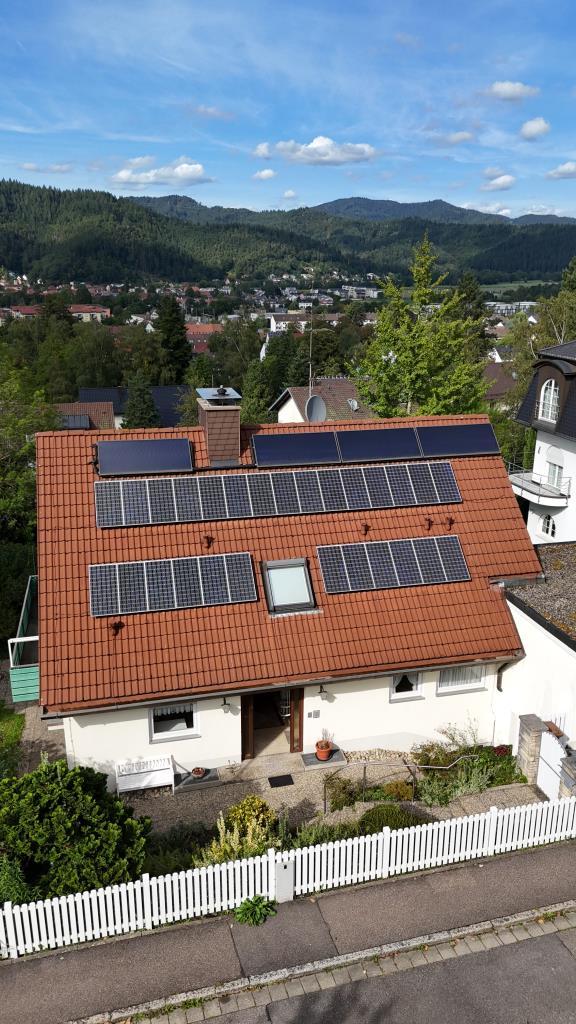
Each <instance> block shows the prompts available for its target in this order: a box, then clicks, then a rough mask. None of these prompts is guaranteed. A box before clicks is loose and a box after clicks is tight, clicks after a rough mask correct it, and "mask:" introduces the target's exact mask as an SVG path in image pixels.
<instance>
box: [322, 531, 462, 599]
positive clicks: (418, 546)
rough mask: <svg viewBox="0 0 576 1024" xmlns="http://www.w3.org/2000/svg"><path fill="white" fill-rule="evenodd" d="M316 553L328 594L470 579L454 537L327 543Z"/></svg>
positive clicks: (456, 538)
mask: <svg viewBox="0 0 576 1024" xmlns="http://www.w3.org/2000/svg"><path fill="white" fill-rule="evenodd" d="M317 550H318V560H319V562H320V569H321V571H322V578H323V580H324V589H325V590H326V593H328V594H345V593H349V592H353V591H359V590H386V589H389V588H390V587H417V586H422V585H430V584H434V583H454V582H458V581H462V580H468V579H470V575H469V573H468V568H467V566H466V561H465V559H464V555H463V554H462V548H461V547H460V541H459V539H458V537H456V536H448V537H446V536H444V537H417V538H414V539H406V540H404V539H403V540H392V541H371V542H368V543H365V544H329V545H324V546H322V547H319V548H318V549H317Z"/></svg>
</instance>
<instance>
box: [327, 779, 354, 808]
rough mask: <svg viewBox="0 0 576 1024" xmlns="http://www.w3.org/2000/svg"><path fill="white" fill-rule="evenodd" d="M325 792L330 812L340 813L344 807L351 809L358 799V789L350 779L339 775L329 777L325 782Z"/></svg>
mask: <svg viewBox="0 0 576 1024" xmlns="http://www.w3.org/2000/svg"><path fill="white" fill-rule="evenodd" d="M326 792H327V793H328V798H329V800H330V810H331V811H341V810H343V809H344V807H353V806H354V804H355V803H356V801H357V800H359V799H360V795H361V794H360V788H359V786H357V785H356V784H355V783H354V782H352V780H351V779H345V778H344V777H343V776H341V775H331V776H330V777H329V778H328V779H327V780H326Z"/></svg>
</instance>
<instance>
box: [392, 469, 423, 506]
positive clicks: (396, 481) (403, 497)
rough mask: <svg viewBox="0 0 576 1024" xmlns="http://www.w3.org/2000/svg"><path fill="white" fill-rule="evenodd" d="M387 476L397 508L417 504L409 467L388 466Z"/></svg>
mask: <svg viewBox="0 0 576 1024" xmlns="http://www.w3.org/2000/svg"><path fill="white" fill-rule="evenodd" d="M386 476H387V477H388V484H389V486H390V490H391V492H392V498H393V500H394V504H395V505H396V506H398V507H401V506H402V505H415V504H417V502H416V496H415V494H414V488H413V487H412V483H411V481H410V477H409V475H408V467H407V466H387V467H386Z"/></svg>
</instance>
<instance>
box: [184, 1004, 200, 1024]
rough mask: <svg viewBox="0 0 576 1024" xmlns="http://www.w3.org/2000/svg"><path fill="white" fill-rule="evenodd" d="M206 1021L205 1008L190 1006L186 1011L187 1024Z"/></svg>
mask: <svg viewBox="0 0 576 1024" xmlns="http://www.w3.org/2000/svg"><path fill="white" fill-rule="evenodd" d="M199 1020H204V1007H203V1006H190V1007H189V1008H188V1009H187V1010H186V1021H187V1024H196V1022H197V1021H199Z"/></svg>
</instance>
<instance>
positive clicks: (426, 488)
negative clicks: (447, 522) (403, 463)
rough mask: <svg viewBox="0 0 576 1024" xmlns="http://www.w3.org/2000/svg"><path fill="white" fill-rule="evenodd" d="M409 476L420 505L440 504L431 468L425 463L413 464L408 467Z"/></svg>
mask: <svg viewBox="0 0 576 1024" xmlns="http://www.w3.org/2000/svg"><path fill="white" fill-rule="evenodd" d="M451 471H452V470H451V468H450V472H451ZM408 475H409V477H410V481H411V483H412V487H413V488H414V494H415V495H416V501H417V502H418V504H419V505H436V504H437V503H438V492H437V490H436V487H435V486H434V480H433V479H432V473H431V472H430V466H428V465H427V464H426V463H425V462H419V463H418V462H417V463H413V465H411V466H408Z"/></svg>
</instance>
